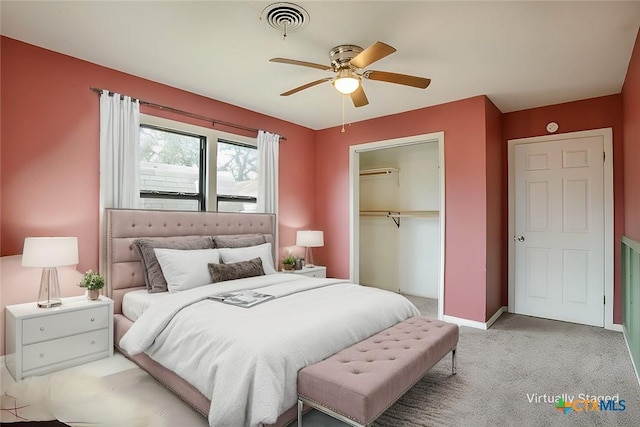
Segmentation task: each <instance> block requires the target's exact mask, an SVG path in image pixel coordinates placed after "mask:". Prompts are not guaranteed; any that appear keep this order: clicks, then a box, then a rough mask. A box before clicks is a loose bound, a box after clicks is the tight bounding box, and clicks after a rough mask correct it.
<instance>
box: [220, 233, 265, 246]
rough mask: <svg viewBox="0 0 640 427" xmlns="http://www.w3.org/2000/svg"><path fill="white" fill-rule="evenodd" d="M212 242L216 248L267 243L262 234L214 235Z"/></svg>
mask: <svg viewBox="0 0 640 427" xmlns="http://www.w3.org/2000/svg"><path fill="white" fill-rule="evenodd" d="M213 243H214V245H215V247H216V248H247V247H249V246H257V245H262V244H264V243H267V239H265V237H264V235H263V234H259V235H256V236H250V237H230V236H215V237H214V238H213Z"/></svg>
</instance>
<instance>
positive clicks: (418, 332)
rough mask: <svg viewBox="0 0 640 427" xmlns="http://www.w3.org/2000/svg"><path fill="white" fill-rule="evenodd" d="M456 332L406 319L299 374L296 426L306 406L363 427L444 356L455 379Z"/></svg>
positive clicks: (445, 326) (424, 319) (434, 323)
mask: <svg viewBox="0 0 640 427" xmlns="http://www.w3.org/2000/svg"><path fill="white" fill-rule="evenodd" d="M457 344H458V326H457V325H454V324H451V323H446V322H442V321H439V320H435V319H429V318H427V317H421V316H416V317H411V318H409V319H407V320H405V321H404V322H400V323H398V324H397V325H395V326H392V327H391V328H389V329H385V330H384V331H382V332H380V333H378V334H376V335H373V336H371V337H369V338H367V339H366V340H364V341H361V342H359V343H357V344H354V345H353V346H351V347H349V348H346V349H344V350H342V351H341V352H339V353H336V354H334V355H333V356H331V357H329V358H327V359H325V360H323V361H321V362H318V363H316V364H314V365H310V366H307V367H305V368H303V369H301V370H300V372H298V426H299V427H300V426H302V408H303V404H305V403H306V404H307V405H309V406H311V407H313V408H316V409H318V410H319V411H322V412H324V413H326V414H328V415H331V416H332V417H334V418H337V419H339V420H341V421H344V422H346V423H348V424H350V425H353V426H367V425H369V424H371V423H372V422H373V421H374V420H375V419H376V418H378V417H379V416H380V415H381V414H382V413H383V412H384V411H385V410H386V409H387V408H389V406H391V405H392V404H393V403H394V402H395V401H396V400H398V399H399V398H400V397H401V396H402V395H403V394H404V393H405V392H406V391H408V390H409V389H410V388H411V387H412V386H413V385H414V384H415V383H416V382H418V380H420V378H422V376H423V375H424V374H425V373H426V372H427V371H428V370H429V369H431V367H433V366H434V365H435V364H436V363H438V362H439V361H440V359H442V358H443V357H444V356H445V355H447V353H449V352H451V353H452V374H453V375H455V374H456V346H457Z"/></svg>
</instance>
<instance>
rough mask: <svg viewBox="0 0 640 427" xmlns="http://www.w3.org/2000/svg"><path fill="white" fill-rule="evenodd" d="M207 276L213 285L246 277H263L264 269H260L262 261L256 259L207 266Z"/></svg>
mask: <svg viewBox="0 0 640 427" xmlns="http://www.w3.org/2000/svg"><path fill="white" fill-rule="evenodd" d="M209 274H210V275H211V280H212V281H213V283H218V282H226V281H227V280H235V279H244V278H246V277H255V276H264V269H263V268H262V259H260V258H259V257H258V258H254V259H251V260H249V261H240V262H234V263H231V264H209Z"/></svg>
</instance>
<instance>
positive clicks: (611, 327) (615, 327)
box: [605, 323, 623, 332]
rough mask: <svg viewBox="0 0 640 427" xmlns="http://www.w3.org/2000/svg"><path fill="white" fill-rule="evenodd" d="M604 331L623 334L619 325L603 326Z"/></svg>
mask: <svg viewBox="0 0 640 427" xmlns="http://www.w3.org/2000/svg"><path fill="white" fill-rule="evenodd" d="M605 329H608V330H610V331H616V332H623V330H622V325H621V324H619V323H612V324H610V325H605Z"/></svg>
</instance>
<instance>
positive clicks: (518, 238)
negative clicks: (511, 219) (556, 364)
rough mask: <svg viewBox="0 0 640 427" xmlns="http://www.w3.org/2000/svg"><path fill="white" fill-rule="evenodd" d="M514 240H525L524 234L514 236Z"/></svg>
mask: <svg viewBox="0 0 640 427" xmlns="http://www.w3.org/2000/svg"><path fill="white" fill-rule="evenodd" d="M513 240H517V241H518V242H524V236H517V237H516V236H513Z"/></svg>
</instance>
